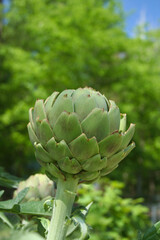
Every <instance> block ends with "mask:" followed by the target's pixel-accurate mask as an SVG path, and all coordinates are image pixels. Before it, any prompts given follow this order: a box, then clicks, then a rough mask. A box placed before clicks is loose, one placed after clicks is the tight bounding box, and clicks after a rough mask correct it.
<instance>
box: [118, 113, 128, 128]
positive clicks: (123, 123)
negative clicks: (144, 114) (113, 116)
mask: <svg viewBox="0 0 160 240" xmlns="http://www.w3.org/2000/svg"><path fill="white" fill-rule="evenodd" d="M126 121H127V116H126V114H125V113H124V114H121V119H120V126H119V131H120V132H122V133H124V132H125V131H126Z"/></svg>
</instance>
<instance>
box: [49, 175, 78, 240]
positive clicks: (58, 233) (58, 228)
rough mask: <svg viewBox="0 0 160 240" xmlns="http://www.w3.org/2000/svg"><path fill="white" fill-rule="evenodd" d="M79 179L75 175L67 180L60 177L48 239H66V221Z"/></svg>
mask: <svg viewBox="0 0 160 240" xmlns="http://www.w3.org/2000/svg"><path fill="white" fill-rule="evenodd" d="M77 186H78V179H74V178H73V177H70V178H67V179H66V180H65V181H64V180H61V179H58V184H57V191H56V197H55V200H54V203H53V214H52V218H51V222H50V226H49V232H48V236H47V240H64V239H65V236H66V231H67V229H66V227H65V223H66V220H67V218H69V217H70V215H71V211H72V206H73V203H74V200H75V196H76V194H74V193H76V190H77Z"/></svg>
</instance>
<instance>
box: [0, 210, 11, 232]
mask: <svg viewBox="0 0 160 240" xmlns="http://www.w3.org/2000/svg"><path fill="white" fill-rule="evenodd" d="M0 219H1V220H2V221H3V222H4V223H5V224H7V226H8V227H10V228H12V229H13V225H12V224H11V222H10V221H9V219H8V218H7V217H6V215H5V214H4V213H3V212H0Z"/></svg>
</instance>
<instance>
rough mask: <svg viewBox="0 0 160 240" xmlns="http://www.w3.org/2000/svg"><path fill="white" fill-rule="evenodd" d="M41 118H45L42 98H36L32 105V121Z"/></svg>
mask: <svg viewBox="0 0 160 240" xmlns="http://www.w3.org/2000/svg"><path fill="white" fill-rule="evenodd" d="M37 118H38V119H39V120H41V121H42V120H43V119H45V118H46V112H45V108H44V104H43V100H37V101H36V103H35V106H34V121H35V120H36V119H37Z"/></svg>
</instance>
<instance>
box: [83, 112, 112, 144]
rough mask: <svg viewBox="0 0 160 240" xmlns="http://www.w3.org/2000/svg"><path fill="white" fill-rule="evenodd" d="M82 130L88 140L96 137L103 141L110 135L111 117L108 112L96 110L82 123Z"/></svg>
mask: <svg viewBox="0 0 160 240" xmlns="http://www.w3.org/2000/svg"><path fill="white" fill-rule="evenodd" d="M81 125H82V130H83V132H84V133H85V134H86V136H87V137H88V138H91V137H94V136H95V137H96V139H97V141H98V142H99V141H101V140H102V139H104V138H105V137H106V136H108V135H109V116H108V112H107V111H104V110H103V109H100V108H95V109H93V110H92V111H91V113H90V114H89V115H88V116H87V117H86V118H85V119H84V120H83V121H82V123H81Z"/></svg>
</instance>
